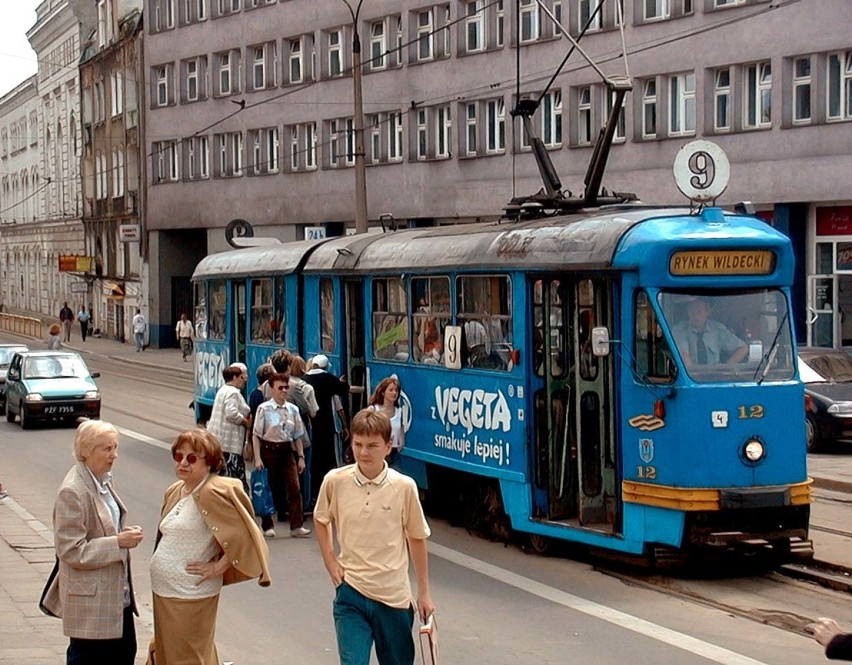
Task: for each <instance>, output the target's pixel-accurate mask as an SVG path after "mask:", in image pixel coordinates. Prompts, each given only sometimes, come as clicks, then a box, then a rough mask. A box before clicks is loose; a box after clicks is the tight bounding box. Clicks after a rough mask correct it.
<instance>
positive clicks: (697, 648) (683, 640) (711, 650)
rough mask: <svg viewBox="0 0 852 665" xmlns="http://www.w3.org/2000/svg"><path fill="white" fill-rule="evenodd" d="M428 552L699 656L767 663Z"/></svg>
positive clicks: (729, 664)
mask: <svg viewBox="0 0 852 665" xmlns="http://www.w3.org/2000/svg"><path fill="white" fill-rule="evenodd" d="M429 553H430V554H433V555H435V556H437V557H440V558H441V559H445V560H447V561H450V562H451V563H455V564H457V565H459V566H462V567H464V568H467V569H469V570H473V571H475V572H477V573H480V574H481V575H485V576H486V577H490V578H491V579H494V580H497V581H498V582H502V583H503V584H506V585H508V586H512V587H515V588H516V589H520V590H521V591H526V592H527V593H530V594H532V595H534V596H538V597H539V598H544V599H545V600H549V601H550V602H552V603H556V604H557V605H562V606H563V607H567V608H569V609H572V610H574V611H576V612H582V613H583V614H586V615H588V616H591V617H595V618H596V619H600V620H602V621H607V622H609V623H611V624H614V625H616V626H619V627H621V628H625V629H627V630H631V631H633V632H634V633H639V634H640V635H644V636H645V637H650V638H651V639H653V640H657V641H658V642H663V643H665V644H669V645H671V646H673V647H676V648H678V649H682V650H684V651H689V652H690V653H694V654H696V655H697V656H701V657H702V658H706V659H707V660H710V661H713V662H714V663H721V664H722V665H766V664H765V663H763V662H761V661H759V660H755V659H753V658H749V657H748V656H744V655H742V654H738V653H736V652H734V651H730V650H728V649H725V648H723V647H719V646H716V645H715V644H710V643H709V642H704V641H703V640H699V639H698V638H695V637H691V636H689V635H685V634H684V633H680V632H678V631H676V630H672V629H670V628H665V627H664V626H660V625H657V624H655V623H651V622H650V621H646V620H645V619H640V618H639V617H635V616H633V615H632V614H627V613H626V612H621V611H619V610H616V609H613V608H611V607H607V606H606V605H601V604H599V603H596V602H594V601H591V600H587V599H585V598H580V597H579V596H575V595H573V594H571V593H568V592H566V591H561V590H559V589H555V588H553V587H551V586H547V585H546V584H542V583H541V582H536V581H535V580H532V579H530V578H528V577H524V576H523V575H518V574H517V573H513V572H510V571H508V570H506V569H505V568H500V567H498V566H494V565H492V564H490V563H486V562H484V561H479V560H478V559H475V558H473V557H471V556H468V555H467V554H462V553H461V552H456V551H455V550H452V549H450V548H449V547H444V546H443V545H439V544H437V543H431V542H430V543H429Z"/></svg>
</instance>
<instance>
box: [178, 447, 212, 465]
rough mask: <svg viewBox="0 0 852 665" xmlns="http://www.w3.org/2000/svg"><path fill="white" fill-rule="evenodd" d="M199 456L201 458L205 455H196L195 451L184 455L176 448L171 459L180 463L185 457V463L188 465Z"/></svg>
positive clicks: (194, 461) (193, 462)
mask: <svg viewBox="0 0 852 665" xmlns="http://www.w3.org/2000/svg"><path fill="white" fill-rule="evenodd" d="M199 457H200V458H202V459H203V458H204V457H206V455H197V454H195V453H187V454H186V455H184V454H183V453H182V452H180V451H177V450H176V451H174V452H173V453H172V459H174V461H175V462H177V463H178V464H180V463H181V462H183V460H184V459H186V463H187V464H189V465H190V466H192V465H193V464H195V463H196V462H197V461H198V458H199Z"/></svg>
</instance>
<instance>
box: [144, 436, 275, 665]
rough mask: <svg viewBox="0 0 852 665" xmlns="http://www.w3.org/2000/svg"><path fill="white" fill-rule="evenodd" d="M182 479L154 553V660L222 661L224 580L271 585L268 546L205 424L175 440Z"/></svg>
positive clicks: (161, 663) (203, 664)
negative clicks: (223, 471)
mask: <svg viewBox="0 0 852 665" xmlns="http://www.w3.org/2000/svg"><path fill="white" fill-rule="evenodd" d="M171 450H172V457H173V459H174V461H175V469H176V473H177V477H178V481H177V482H176V483H174V484H173V485H172V486H171V487H169V489H167V490H166V496H165V499H164V501H163V509H162V513H161V515H162V517H161V520H160V527H159V531H158V533H157V542H156V544H155V550H154V555H153V557H152V558H151V590H152V592H153V596H154V639H153V641H152V642H151V646H150V648H149V652H148V664H149V665H170V664H172V663H181V664H183V665H188V664H189V663H193V664H196V663H197V664H198V665H218V663H220V662H221V661H220V660H219V657H218V654H217V652H216V644H215V642H214V636H215V630H216V612H217V609H218V606H219V592H220V591H221V589H222V585H224V584H231V583H234V582H244V581H245V580H250V579H258V583H259V584H260V585H261V586H269V584H270V577H269V563H268V558H269V550H268V548H267V546H266V542H265V541H264V539H263V534H262V533H261V531H260V529H259V528H258V526H257V524H256V523H255V521H254V511H253V510H252V507H251V501H250V500H249V497H248V496H247V495H246V493H245V492H244V491H243V488H242V483H240V481H239V480H237V479H235V478H227V477H224V476H219V475H218V474H217V471H219V469H220V468H221V467H222V464H223V463H224V458H223V455H222V446H221V445H220V444H219V441H218V440H217V439H216V437H215V436H214V435H213V434H211V433H210V432H208V431H207V430H203V429H193V430H189V431H186V432H183V433H181V434H179V435H178V437H177V439H175V442H174V443H173V444H172V448H171Z"/></svg>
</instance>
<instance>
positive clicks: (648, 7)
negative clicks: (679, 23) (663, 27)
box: [643, 0, 669, 21]
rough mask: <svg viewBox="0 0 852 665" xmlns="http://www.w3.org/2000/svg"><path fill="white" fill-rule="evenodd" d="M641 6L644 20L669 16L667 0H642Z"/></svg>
mask: <svg viewBox="0 0 852 665" xmlns="http://www.w3.org/2000/svg"><path fill="white" fill-rule="evenodd" d="M643 7H644V13H643V18H644V19H645V20H646V21H655V20H658V19H664V18H668V16H669V3H668V0H643Z"/></svg>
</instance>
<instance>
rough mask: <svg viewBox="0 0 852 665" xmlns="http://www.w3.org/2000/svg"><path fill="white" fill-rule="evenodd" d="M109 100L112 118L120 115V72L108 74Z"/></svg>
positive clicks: (121, 76)
mask: <svg viewBox="0 0 852 665" xmlns="http://www.w3.org/2000/svg"><path fill="white" fill-rule="evenodd" d="M110 100H111V102H112V117H116V116H118V115H121V112H122V111H123V110H124V74H123V73H122V72H112V73H111V74H110Z"/></svg>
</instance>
